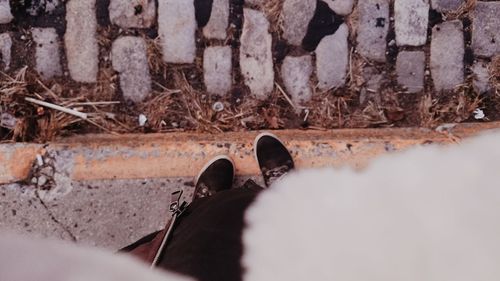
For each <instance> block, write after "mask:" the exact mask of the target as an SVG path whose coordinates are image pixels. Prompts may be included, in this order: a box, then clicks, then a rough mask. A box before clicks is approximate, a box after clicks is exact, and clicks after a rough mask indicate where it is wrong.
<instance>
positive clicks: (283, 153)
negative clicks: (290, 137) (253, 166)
mask: <svg viewBox="0 0 500 281" xmlns="http://www.w3.org/2000/svg"><path fill="white" fill-rule="evenodd" d="M253 147H254V152H255V159H256V160H257V162H258V163H259V167H260V171H261V172H262V176H263V177H264V182H265V183H266V186H268V187H269V186H270V185H271V184H272V183H273V182H275V181H276V180H277V179H279V178H281V177H282V176H284V175H285V174H286V173H288V172H290V171H291V170H293V168H294V167H295V165H294V163H293V158H292V155H291V154H290V152H288V149H287V148H286V147H285V145H284V144H283V143H282V142H281V141H280V140H279V139H278V137H276V136H275V135H273V134H271V133H262V134H260V135H258V136H257V137H256V138H255V141H254V145H253Z"/></svg>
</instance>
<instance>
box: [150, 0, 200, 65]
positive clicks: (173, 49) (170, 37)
mask: <svg viewBox="0 0 500 281" xmlns="http://www.w3.org/2000/svg"><path fill="white" fill-rule="evenodd" d="M158 26H159V28H158V33H159V36H160V38H161V39H160V40H161V41H160V42H161V45H162V49H163V60H164V61H165V62H170V63H193V62H194V59H195V57H196V39H195V31H196V26H197V23H196V18H195V10H194V0H158Z"/></svg>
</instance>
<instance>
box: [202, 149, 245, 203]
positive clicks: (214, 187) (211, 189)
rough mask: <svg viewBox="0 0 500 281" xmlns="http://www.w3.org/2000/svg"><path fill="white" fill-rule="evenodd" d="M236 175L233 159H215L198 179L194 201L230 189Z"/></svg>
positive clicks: (207, 165) (220, 157)
mask: <svg viewBox="0 0 500 281" xmlns="http://www.w3.org/2000/svg"><path fill="white" fill-rule="evenodd" d="M234 173H235V169H234V163H233V160H231V158H229V157H228V156H226V155H219V156H217V157H215V158H213V159H212V160H210V161H209V162H208V163H207V164H206V165H205V166H204V167H203V169H201V171H200V173H199V174H198V176H197V177H196V180H195V189H194V197H193V200H194V199H197V198H203V197H208V196H212V195H214V194H215V193H217V192H219V191H221V190H226V189H230V188H231V186H232V185H233V179H234Z"/></svg>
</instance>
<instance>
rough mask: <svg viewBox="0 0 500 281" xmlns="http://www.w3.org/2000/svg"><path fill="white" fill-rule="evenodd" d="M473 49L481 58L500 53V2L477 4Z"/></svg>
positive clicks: (474, 17)
mask: <svg viewBox="0 0 500 281" xmlns="http://www.w3.org/2000/svg"><path fill="white" fill-rule="evenodd" d="M472 48H473V49H474V54H475V55H477V56H481V57H492V56H494V55H496V54H498V53H500V2H498V1H497V2H481V1H479V2H477V4H476V9H475V10H474V12H473V20H472Z"/></svg>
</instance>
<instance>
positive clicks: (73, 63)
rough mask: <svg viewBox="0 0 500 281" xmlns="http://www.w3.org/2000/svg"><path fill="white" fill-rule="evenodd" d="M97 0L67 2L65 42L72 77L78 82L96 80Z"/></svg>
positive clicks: (97, 61)
mask: <svg viewBox="0 0 500 281" xmlns="http://www.w3.org/2000/svg"><path fill="white" fill-rule="evenodd" d="M95 2H96V0H70V1H69V2H68V3H67V4H66V34H65V35H64V44H65V47H66V57H67V60H68V69H69V73H70V75H71V78H73V80H75V81H77V82H86V83H91V82H96V81H97V73H98V67H99V58H98V56H99V48H98V45H97V39H96V31H97V19H96V11H95Z"/></svg>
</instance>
